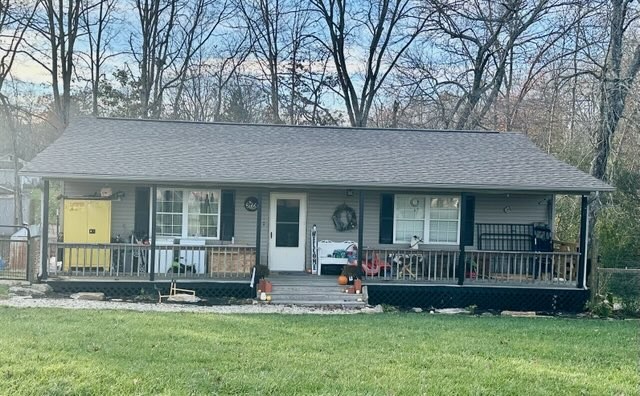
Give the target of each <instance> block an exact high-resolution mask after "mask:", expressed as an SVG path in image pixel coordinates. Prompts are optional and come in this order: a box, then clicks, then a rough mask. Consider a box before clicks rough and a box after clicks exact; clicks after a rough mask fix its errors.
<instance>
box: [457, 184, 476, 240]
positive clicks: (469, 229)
mask: <svg viewBox="0 0 640 396" xmlns="http://www.w3.org/2000/svg"><path fill="white" fill-rule="evenodd" d="M460 216H461V217H462V224H461V226H462V240H461V244H462V245H464V246H471V245H473V236H474V230H475V221H476V197H475V195H467V194H462V207H461V214H460Z"/></svg>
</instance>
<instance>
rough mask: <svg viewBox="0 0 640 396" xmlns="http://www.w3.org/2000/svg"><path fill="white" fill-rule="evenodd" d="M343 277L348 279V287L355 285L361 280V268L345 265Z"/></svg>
mask: <svg viewBox="0 0 640 396" xmlns="http://www.w3.org/2000/svg"><path fill="white" fill-rule="evenodd" d="M342 275H343V276H345V277H347V284H348V285H353V282H355V280H356V279H358V278H360V268H359V267H358V266H357V265H345V266H344V267H342Z"/></svg>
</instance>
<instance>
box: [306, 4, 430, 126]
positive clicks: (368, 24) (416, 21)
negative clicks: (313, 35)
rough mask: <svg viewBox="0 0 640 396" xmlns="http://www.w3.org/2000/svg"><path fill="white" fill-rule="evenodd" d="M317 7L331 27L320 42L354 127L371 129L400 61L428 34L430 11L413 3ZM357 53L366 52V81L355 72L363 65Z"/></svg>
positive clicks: (317, 5) (318, 5) (363, 72)
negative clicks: (371, 116) (369, 122)
mask: <svg viewBox="0 0 640 396" xmlns="http://www.w3.org/2000/svg"><path fill="white" fill-rule="evenodd" d="M311 4H312V5H313V7H314V8H315V10H316V12H318V13H319V15H320V17H321V19H322V20H323V21H324V24H325V28H326V36H324V37H319V40H320V41H321V42H323V44H324V45H325V47H326V48H327V49H328V50H329V52H330V53H331V56H332V58H333V62H334V66H335V69H336V74H337V75H338V80H339V82H340V91H339V94H340V95H341V96H342V98H343V99H344V103H345V107H346V110H347V114H348V116H349V121H350V123H351V125H352V126H366V125H367V120H368V118H369V111H370V110H371V106H372V104H373V100H374V98H375V97H376V94H377V93H378V91H379V90H380V87H381V86H382V84H383V83H384V82H385V79H386V78H387V76H388V75H389V73H391V71H392V70H393V69H394V67H395V65H396V63H397V62H398V59H399V58H400V57H401V56H402V54H403V53H404V52H405V51H406V50H407V48H409V46H410V45H411V44H412V43H413V42H414V40H415V39H416V37H418V35H419V34H420V33H422V32H423V31H424V29H425V27H426V25H427V21H428V18H427V15H426V10H425V8H424V7H421V5H420V3H416V2H414V1H412V0H378V1H370V2H366V3H349V2H347V1H346V0H312V1H311ZM356 48H357V49H356ZM353 50H355V51H358V50H362V51H364V56H365V59H364V64H365V69H364V70H363V71H361V76H359V71H358V70H355V69H356V67H357V66H356V65H357V64H358V61H354V60H351V59H350V53H351V52H355V51H353ZM358 85H360V86H361V88H360V89H359V90H358V89H357V86H358ZM358 91H359V92H358Z"/></svg>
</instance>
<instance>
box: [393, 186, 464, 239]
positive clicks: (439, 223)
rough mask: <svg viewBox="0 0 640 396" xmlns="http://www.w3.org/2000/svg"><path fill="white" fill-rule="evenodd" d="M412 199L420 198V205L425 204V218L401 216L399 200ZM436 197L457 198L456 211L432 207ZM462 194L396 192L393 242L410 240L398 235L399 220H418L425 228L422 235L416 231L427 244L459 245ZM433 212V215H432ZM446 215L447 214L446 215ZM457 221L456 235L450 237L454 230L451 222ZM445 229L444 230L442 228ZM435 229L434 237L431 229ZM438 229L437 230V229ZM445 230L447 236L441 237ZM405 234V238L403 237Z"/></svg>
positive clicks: (408, 200) (409, 200)
mask: <svg viewBox="0 0 640 396" xmlns="http://www.w3.org/2000/svg"><path fill="white" fill-rule="evenodd" d="M411 199H418V200H419V201H420V203H419V205H424V219H405V218H404V217H402V216H399V212H400V211H399V208H398V202H400V201H406V202H407V203H409V202H411ZM434 199H436V200H437V199H451V200H454V199H455V200H457V202H458V205H457V209H456V210H455V211H453V210H450V209H448V208H433V209H432V208H431V205H432V202H431V201H432V200H434ZM460 202H461V198H460V196H455V195H420V194H396V195H395V199H394V208H393V243H399V244H402V243H409V242H410V241H408V240H406V235H398V234H399V233H398V222H406V221H416V222H422V225H423V228H422V229H421V230H420V228H419V227H418V230H420V231H422V235H420V234H419V233H416V234H414V235H417V236H418V237H421V238H422V240H423V241H424V242H423V243H426V244H433V245H457V244H459V242H460V241H459V238H460V222H461V219H460V206H461V205H460ZM446 213H450V216H451V214H453V213H455V216H456V217H455V218H452V217H449V218H443V217H442V214H446ZM432 214H433V217H432ZM445 217H446V216H445ZM453 223H455V224H456V225H455V237H454V238H453V239H452V238H450V236H451V235H453V232H452V230H451V228H450V226H449V225H450V224H453ZM441 229H443V230H441ZM414 230H415V228H414ZM432 230H433V231H434V233H433V234H434V235H433V237H432V235H431V231H432ZM436 230H437V231H436ZM441 231H443V232H445V233H446V234H447V236H446V237H445V238H441V237H439V232H441ZM403 236H404V238H402V237H403Z"/></svg>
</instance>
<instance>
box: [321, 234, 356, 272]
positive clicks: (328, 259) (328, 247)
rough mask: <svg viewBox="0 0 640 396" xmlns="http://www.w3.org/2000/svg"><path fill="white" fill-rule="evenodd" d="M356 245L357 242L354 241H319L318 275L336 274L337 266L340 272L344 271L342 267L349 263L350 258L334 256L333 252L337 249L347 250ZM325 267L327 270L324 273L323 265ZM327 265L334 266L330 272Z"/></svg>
mask: <svg viewBox="0 0 640 396" xmlns="http://www.w3.org/2000/svg"><path fill="white" fill-rule="evenodd" d="M352 246H356V243H355V242H353V241H344V242H333V241H327V240H324V241H320V242H318V275H336V274H335V273H334V272H336V269H335V267H338V268H337V272H338V274H339V273H340V272H341V271H342V267H344V266H345V265H348V264H349V259H348V258H346V257H334V255H333V253H334V252H335V251H336V250H344V251H347V250H348V249H349V248H350V247H352ZM323 266H324V267H325V272H324V274H323V272H322V267H323ZM327 267H331V268H334V269H333V270H332V271H330V272H331V273H330V274H329V273H328V272H327V271H326V270H327Z"/></svg>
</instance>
